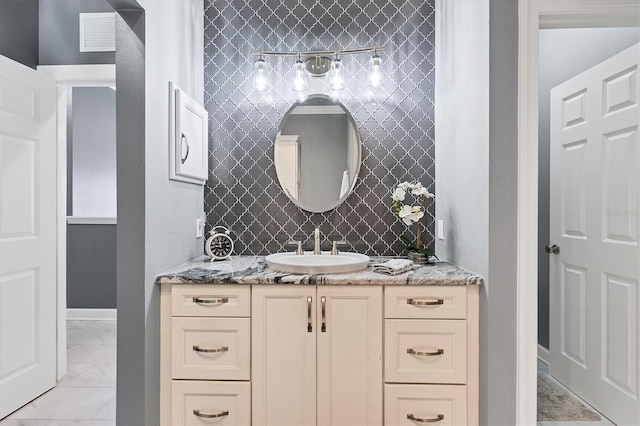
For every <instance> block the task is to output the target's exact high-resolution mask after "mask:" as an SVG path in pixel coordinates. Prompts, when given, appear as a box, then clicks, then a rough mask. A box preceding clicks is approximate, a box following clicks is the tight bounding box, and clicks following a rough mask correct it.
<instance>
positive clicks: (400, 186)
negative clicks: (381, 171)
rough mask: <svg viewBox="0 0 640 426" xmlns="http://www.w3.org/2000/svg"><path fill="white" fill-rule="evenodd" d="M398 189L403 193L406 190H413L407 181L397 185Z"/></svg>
mask: <svg viewBox="0 0 640 426" xmlns="http://www.w3.org/2000/svg"><path fill="white" fill-rule="evenodd" d="M398 188H400V189H402V190H403V191H406V190H407V189H411V188H413V184H411V183H409V182H407V181H404V182H402V183H400V184H398Z"/></svg>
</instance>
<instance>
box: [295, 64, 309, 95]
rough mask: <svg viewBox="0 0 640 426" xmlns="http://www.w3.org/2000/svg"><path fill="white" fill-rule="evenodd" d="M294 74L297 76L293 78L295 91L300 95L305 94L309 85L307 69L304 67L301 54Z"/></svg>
mask: <svg viewBox="0 0 640 426" xmlns="http://www.w3.org/2000/svg"><path fill="white" fill-rule="evenodd" d="M293 72H294V74H295V75H294V78H293V90H295V91H296V92H298V93H301V92H304V91H305V90H307V87H308V86H309V84H308V77H307V72H306V67H305V65H304V62H303V61H302V56H300V55H299V54H298V60H297V61H296V63H295V65H294V66H293Z"/></svg>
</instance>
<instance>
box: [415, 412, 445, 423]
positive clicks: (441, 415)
mask: <svg viewBox="0 0 640 426" xmlns="http://www.w3.org/2000/svg"><path fill="white" fill-rule="evenodd" d="M407 419H409V420H413V421H414V422H419V423H436V422H439V421H440V420H444V414H438V417H434V418H432V419H423V418H420V417H416V416H414V415H413V414H407Z"/></svg>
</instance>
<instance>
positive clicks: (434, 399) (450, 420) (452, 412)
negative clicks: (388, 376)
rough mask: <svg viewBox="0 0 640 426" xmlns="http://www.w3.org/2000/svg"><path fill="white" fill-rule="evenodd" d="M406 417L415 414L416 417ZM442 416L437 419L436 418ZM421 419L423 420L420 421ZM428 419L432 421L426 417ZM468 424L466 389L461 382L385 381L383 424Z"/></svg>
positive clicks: (389, 425) (413, 425) (439, 425)
mask: <svg viewBox="0 0 640 426" xmlns="http://www.w3.org/2000/svg"><path fill="white" fill-rule="evenodd" d="M409 417H414V418H415V420H412V419H410V418H409ZM440 417H442V418H441V419H440V420H438V419H439V418H440ZM421 420H422V421H421ZM429 420H431V421H429ZM425 423H433V424H437V425H438V426H445V425H466V424H467V389H466V386H464V385H449V386H446V385H385V386H384V424H385V426H391V425H409V426H415V425H417V424H425Z"/></svg>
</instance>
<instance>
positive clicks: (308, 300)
mask: <svg viewBox="0 0 640 426" xmlns="http://www.w3.org/2000/svg"><path fill="white" fill-rule="evenodd" d="M312 301H313V299H312V298H311V296H307V333H311V332H312V331H313V327H311V302H312Z"/></svg>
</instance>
